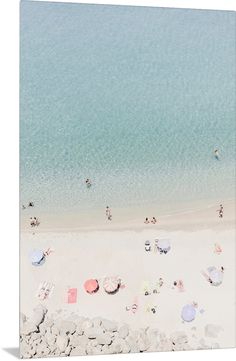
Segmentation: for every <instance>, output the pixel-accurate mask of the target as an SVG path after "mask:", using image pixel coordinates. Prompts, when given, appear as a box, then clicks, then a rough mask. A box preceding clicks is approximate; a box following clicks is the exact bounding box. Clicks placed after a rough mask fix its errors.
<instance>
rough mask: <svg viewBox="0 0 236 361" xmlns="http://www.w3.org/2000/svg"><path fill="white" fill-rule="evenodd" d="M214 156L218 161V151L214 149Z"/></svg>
mask: <svg viewBox="0 0 236 361" xmlns="http://www.w3.org/2000/svg"><path fill="white" fill-rule="evenodd" d="M214 155H215V158H216V159H217V160H220V155H219V151H218V149H215V150H214Z"/></svg>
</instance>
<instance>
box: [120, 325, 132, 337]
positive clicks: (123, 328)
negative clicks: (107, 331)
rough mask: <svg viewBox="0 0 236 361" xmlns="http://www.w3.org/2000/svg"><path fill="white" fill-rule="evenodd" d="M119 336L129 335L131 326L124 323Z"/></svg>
mask: <svg viewBox="0 0 236 361" xmlns="http://www.w3.org/2000/svg"><path fill="white" fill-rule="evenodd" d="M118 333H119V337H121V338H126V337H128V335H129V327H128V326H127V325H123V326H121V327H120V328H119V331H118Z"/></svg>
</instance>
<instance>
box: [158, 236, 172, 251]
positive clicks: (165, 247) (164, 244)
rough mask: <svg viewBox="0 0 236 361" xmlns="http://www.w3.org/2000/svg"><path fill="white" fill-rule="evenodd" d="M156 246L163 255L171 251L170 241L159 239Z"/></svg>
mask: <svg viewBox="0 0 236 361" xmlns="http://www.w3.org/2000/svg"><path fill="white" fill-rule="evenodd" d="M156 244H157V247H158V249H159V251H160V252H161V253H162V252H164V253H167V252H169V251H170V241H169V240H168V239H158V240H157V242H156Z"/></svg>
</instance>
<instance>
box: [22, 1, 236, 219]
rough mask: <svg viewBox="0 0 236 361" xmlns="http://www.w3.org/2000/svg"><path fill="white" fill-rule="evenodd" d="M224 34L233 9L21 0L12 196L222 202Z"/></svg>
mask: <svg viewBox="0 0 236 361" xmlns="http://www.w3.org/2000/svg"><path fill="white" fill-rule="evenodd" d="M235 40H236V38H235V13H234V12H224V11H202V10H199V11H198V10H178V9H161V8H148V7H128V6H127V7H124V6H104V5H100V6H98V5H79V4H63V3H45V2H30V1H22V2H21V41H20V46H21V57H20V58H21V79H20V82H21V85H20V88H21V89H20V106H21V110H20V142H21V144H20V158H21V171H20V173H21V175H20V177H21V178H20V182H21V202H22V203H27V202H28V201H31V200H32V201H35V203H37V206H38V207H39V208H40V209H41V210H42V211H45V212H52V213H53V212H80V211H81V210H86V209H91V208H99V207H103V208H104V207H105V206H106V205H109V206H111V207H114V208H115V207H133V206H135V207H136V206H140V207H142V205H144V204H145V205H147V204H149V203H150V204H158V205H159V206H160V205H163V207H165V206H168V205H169V206H170V207H171V205H174V204H181V203H185V204H187V203H189V204H195V203H196V202H199V201H202V202H206V203H207V204H208V203H211V202H217V203H219V202H221V201H222V200H226V199H232V198H233V197H234V195H235V183H234V182H235V149H236V121H235V114H236V113H235V91H236V86H235V75H236V74H235V64H236V59H235V57H236V56H235ZM216 148H217V149H219V153H220V159H219V160H216V159H215V158H214V154H213V152H214V149H216ZM86 178H90V179H91V181H92V183H93V184H92V187H91V188H90V189H89V190H88V189H87V188H86V186H85V179H86Z"/></svg>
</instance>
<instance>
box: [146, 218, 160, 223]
mask: <svg viewBox="0 0 236 361" xmlns="http://www.w3.org/2000/svg"><path fill="white" fill-rule="evenodd" d="M144 223H145V224H149V223H152V224H156V223H157V219H156V217H152V219H151V220H149V218H148V217H146V218H145V221H144Z"/></svg>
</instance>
